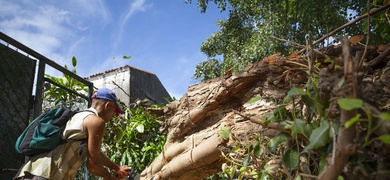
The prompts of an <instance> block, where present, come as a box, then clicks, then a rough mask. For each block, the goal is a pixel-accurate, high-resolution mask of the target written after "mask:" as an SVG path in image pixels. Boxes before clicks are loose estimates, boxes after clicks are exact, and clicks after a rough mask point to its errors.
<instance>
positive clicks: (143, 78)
mask: <svg viewBox="0 0 390 180" xmlns="http://www.w3.org/2000/svg"><path fill="white" fill-rule="evenodd" d="M130 79H131V80H130V95H131V96H132V97H136V98H138V100H144V99H147V100H150V101H151V103H152V104H161V103H163V104H167V103H168V100H170V99H171V97H170V95H169V94H168V92H167V90H166V89H165V88H164V86H163V85H162V83H161V82H160V80H159V79H158V77H157V76H156V75H155V74H151V73H145V72H144V71H141V70H139V69H131V70H130Z"/></svg>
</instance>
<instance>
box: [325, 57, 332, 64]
mask: <svg viewBox="0 0 390 180" xmlns="http://www.w3.org/2000/svg"><path fill="white" fill-rule="evenodd" d="M324 62H325V63H332V62H333V60H332V59H329V58H326V59H325V60H324Z"/></svg>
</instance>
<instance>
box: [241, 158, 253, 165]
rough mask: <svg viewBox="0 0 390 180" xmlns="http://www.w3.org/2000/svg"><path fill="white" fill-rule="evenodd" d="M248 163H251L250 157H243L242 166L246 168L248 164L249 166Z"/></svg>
mask: <svg viewBox="0 0 390 180" xmlns="http://www.w3.org/2000/svg"><path fill="white" fill-rule="evenodd" d="M250 162H251V157H250V156H244V158H243V162H242V163H243V165H244V166H248V165H249V164H250Z"/></svg>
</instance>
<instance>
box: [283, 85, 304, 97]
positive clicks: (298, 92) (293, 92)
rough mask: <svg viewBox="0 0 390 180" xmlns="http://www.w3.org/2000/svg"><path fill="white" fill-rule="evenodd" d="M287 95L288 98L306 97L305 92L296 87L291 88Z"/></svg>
mask: <svg viewBox="0 0 390 180" xmlns="http://www.w3.org/2000/svg"><path fill="white" fill-rule="evenodd" d="M287 94H288V95H290V96H293V95H307V93H306V91H305V90H304V89H302V88H296V87H293V88H292V89H291V90H290V91H288V93H287Z"/></svg>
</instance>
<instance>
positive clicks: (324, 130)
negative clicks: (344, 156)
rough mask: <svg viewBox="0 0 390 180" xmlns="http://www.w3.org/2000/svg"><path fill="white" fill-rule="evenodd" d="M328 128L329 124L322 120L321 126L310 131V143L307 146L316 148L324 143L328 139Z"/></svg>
mask: <svg viewBox="0 0 390 180" xmlns="http://www.w3.org/2000/svg"><path fill="white" fill-rule="evenodd" d="M329 130H330V126H329V123H328V121H322V123H321V126H320V127H318V128H316V129H314V130H313V132H312V133H311V135H310V138H309V141H310V144H309V145H308V146H307V148H311V149H317V148H320V147H322V146H324V145H326V144H327V143H328V142H329V140H330V138H329Z"/></svg>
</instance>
